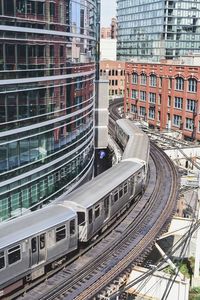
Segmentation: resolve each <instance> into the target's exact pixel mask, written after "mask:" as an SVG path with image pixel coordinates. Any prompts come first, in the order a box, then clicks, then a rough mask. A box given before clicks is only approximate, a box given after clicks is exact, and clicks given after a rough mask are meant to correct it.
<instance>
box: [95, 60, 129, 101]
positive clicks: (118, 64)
mask: <svg viewBox="0 0 200 300" xmlns="http://www.w3.org/2000/svg"><path fill="white" fill-rule="evenodd" d="M100 78H106V79H108V80H109V96H121V97H123V95H124V88H125V87H124V81H125V62H123V61H113V60H102V61H100Z"/></svg>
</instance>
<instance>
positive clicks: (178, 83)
mask: <svg viewBox="0 0 200 300" xmlns="http://www.w3.org/2000/svg"><path fill="white" fill-rule="evenodd" d="M176 90H179V91H183V90H184V79H183V78H182V77H177V78H176Z"/></svg>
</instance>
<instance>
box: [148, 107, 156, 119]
mask: <svg viewBox="0 0 200 300" xmlns="http://www.w3.org/2000/svg"><path fill="white" fill-rule="evenodd" d="M149 118H150V119H155V109H154V108H150V109H149Z"/></svg>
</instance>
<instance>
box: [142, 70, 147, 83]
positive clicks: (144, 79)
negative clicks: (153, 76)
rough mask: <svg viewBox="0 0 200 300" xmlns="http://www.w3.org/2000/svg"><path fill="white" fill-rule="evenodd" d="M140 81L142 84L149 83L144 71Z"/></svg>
mask: <svg viewBox="0 0 200 300" xmlns="http://www.w3.org/2000/svg"><path fill="white" fill-rule="evenodd" d="M140 83H141V84H142V85H146V84H147V76H146V74H144V73H142V74H141V81H140Z"/></svg>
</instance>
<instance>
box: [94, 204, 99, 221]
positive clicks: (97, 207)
mask: <svg viewBox="0 0 200 300" xmlns="http://www.w3.org/2000/svg"><path fill="white" fill-rule="evenodd" d="M99 215H100V205H96V206H95V208H94V216H95V219H96V218H98V216H99Z"/></svg>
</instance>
